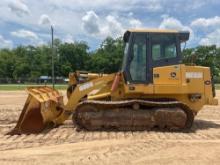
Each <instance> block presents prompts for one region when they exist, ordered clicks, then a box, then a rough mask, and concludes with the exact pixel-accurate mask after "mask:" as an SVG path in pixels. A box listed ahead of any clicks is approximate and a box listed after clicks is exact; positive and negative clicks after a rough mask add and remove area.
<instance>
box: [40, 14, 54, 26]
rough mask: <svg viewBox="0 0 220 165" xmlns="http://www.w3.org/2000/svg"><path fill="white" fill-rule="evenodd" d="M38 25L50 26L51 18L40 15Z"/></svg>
mask: <svg viewBox="0 0 220 165" xmlns="http://www.w3.org/2000/svg"><path fill="white" fill-rule="evenodd" d="M38 24H39V25H52V21H51V18H50V17H49V16H48V15H46V14H42V15H41V16H40V19H39V21H38Z"/></svg>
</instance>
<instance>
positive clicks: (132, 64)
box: [124, 33, 152, 84]
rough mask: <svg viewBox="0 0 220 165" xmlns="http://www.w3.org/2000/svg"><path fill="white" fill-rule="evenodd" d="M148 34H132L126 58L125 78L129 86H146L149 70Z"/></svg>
mask: <svg viewBox="0 0 220 165" xmlns="http://www.w3.org/2000/svg"><path fill="white" fill-rule="evenodd" d="M147 42H148V34H146V33H132V34H131V37H130V41H129V48H128V52H127V56H126V58H127V59H126V66H125V71H124V72H125V78H126V81H127V83H129V84H148V83H149V80H150V77H151V76H152V75H150V70H149V56H148V54H149V47H148V45H149V44H147Z"/></svg>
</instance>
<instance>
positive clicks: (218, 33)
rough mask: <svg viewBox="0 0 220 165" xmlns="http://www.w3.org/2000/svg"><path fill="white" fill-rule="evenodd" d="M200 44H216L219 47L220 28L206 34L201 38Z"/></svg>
mask: <svg viewBox="0 0 220 165" xmlns="http://www.w3.org/2000/svg"><path fill="white" fill-rule="evenodd" d="M199 44H200V45H216V46H217V47H220V29H217V30H215V31H214V32H211V33H209V34H207V35H206V36H205V37H204V38H202V39H201V40H200V42H199Z"/></svg>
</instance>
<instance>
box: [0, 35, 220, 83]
mask: <svg viewBox="0 0 220 165" xmlns="http://www.w3.org/2000/svg"><path fill="white" fill-rule="evenodd" d="M54 50H55V53H54V54H55V56H54V64H55V75H56V77H61V78H66V77H68V74H69V72H73V71H76V70H84V71H89V72H98V73H112V72H117V71H119V69H120V68H121V65H122V60H123V54H124V43H123V40H122V38H121V37H120V38H117V39H113V38H111V37H107V38H106V39H105V40H104V41H103V42H102V43H101V45H100V46H99V48H98V49H97V50H95V51H92V52H91V51H89V46H88V44H87V43H86V42H84V41H80V42H74V43H62V42H61V41H60V40H59V39H55V41H54ZM182 54H183V62H184V63H187V64H196V65H202V66H208V67H211V70H212V72H213V74H214V79H215V80H216V81H218V82H219V81H220V78H219V77H220V75H219V73H220V48H217V47H216V46H215V45H213V46H198V47H196V48H188V49H185V50H184V51H183V53H182ZM51 55H52V51H51V47H50V44H45V45H41V46H31V45H29V46H18V47H16V48H13V49H1V50H0V83H17V82H36V81H37V80H38V79H39V77H40V76H51Z"/></svg>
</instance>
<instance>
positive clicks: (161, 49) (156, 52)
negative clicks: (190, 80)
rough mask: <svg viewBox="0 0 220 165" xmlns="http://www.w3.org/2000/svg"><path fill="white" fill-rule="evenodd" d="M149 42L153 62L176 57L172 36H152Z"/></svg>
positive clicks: (173, 37) (174, 40)
mask: <svg viewBox="0 0 220 165" xmlns="http://www.w3.org/2000/svg"><path fill="white" fill-rule="evenodd" d="M151 42H152V59H153V60H154V61H158V60H164V59H169V58H176V57H177V46H176V36H175V35H174V34H167V35H161V34H153V35H152V39H151Z"/></svg>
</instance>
